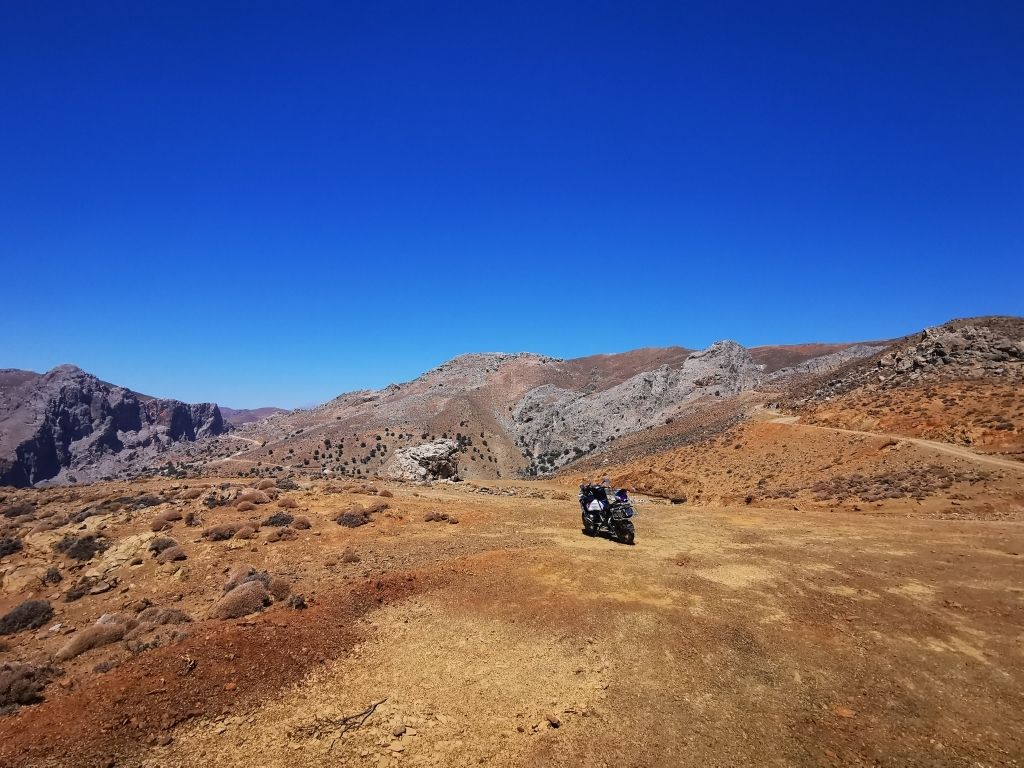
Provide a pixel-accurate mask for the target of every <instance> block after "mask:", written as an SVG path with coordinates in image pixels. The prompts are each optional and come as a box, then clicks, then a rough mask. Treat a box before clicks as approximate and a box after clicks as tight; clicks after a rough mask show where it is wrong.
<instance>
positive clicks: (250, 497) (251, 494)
mask: <svg viewBox="0 0 1024 768" xmlns="http://www.w3.org/2000/svg"><path fill="white" fill-rule="evenodd" d="M245 501H251V502H252V503H253V504H269V503H270V497H269V496H268V495H267V494H265V493H264V492H263V491H257V490H254V489H250V490H248V491H242V493H240V494H238V498H236V499H235V506H238V505H239V504H241V503H242V502H245Z"/></svg>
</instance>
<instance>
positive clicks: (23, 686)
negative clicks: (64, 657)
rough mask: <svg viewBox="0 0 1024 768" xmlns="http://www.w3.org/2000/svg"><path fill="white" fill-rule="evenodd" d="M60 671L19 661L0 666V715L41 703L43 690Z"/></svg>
mask: <svg viewBox="0 0 1024 768" xmlns="http://www.w3.org/2000/svg"><path fill="white" fill-rule="evenodd" d="M59 673H60V671H59V670H57V669H54V668H53V667H36V666H33V665H31V664H23V663H22V662H20V661H5V662H4V663H3V664H0V714H3V713H7V712H13V711H14V710H15V709H17V708H18V707H19V706H21V705H22V704H35V703H36V702H39V701H42V700H43V696H42V692H43V688H45V687H46V684H47V683H48V682H50V680H51V679H52V678H53V677H55V676H56V675H57V674H59Z"/></svg>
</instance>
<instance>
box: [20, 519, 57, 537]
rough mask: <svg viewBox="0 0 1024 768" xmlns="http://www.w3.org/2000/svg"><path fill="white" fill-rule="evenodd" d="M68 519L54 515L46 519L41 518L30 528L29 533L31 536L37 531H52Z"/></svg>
mask: <svg viewBox="0 0 1024 768" xmlns="http://www.w3.org/2000/svg"><path fill="white" fill-rule="evenodd" d="M66 522H67V521H66V520H65V519H64V518H63V517H61V516H54V517H50V518H47V519H46V520H40V521H39V522H38V523H36V524H35V525H34V526H32V528H31V529H30V530H29V532H28V535H29V536H31V535H32V534H35V533H45V532H46V531H52V530H53V529H54V528H60V527H61V526H62V525H64V524H65V523H66Z"/></svg>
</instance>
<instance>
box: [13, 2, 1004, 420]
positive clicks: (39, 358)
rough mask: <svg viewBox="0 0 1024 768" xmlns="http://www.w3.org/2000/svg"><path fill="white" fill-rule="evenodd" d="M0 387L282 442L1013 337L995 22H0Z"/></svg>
mask: <svg viewBox="0 0 1024 768" xmlns="http://www.w3.org/2000/svg"><path fill="white" fill-rule="evenodd" d="M0 35H2V38H0V39H2V43H0V98H2V101H0V104H2V106H0V109H2V110H3V119H2V120H0V142H2V146H3V148H4V151H3V163H2V171H0V260H2V271H0V274H2V275H3V279H4V282H5V284H6V289H5V290H4V291H3V295H2V296H3V298H2V300H3V311H2V314H0V323H2V325H0V332H2V338H3V345H2V348H0V366H3V367H18V368H30V369H34V370H45V369H47V368H49V367H51V366H53V365H56V364H59V363H62V362H74V363H76V364H78V365H80V366H82V367H83V368H86V369H87V370H90V371H92V372H94V373H96V374H97V375H100V376H101V377H102V378H105V379H107V380H109V381H114V382H117V383H121V384H125V385H127V386H131V387H133V388H135V389H138V390H141V391H144V392H148V393H151V394H156V395H167V396H175V397H180V398H182V399H186V400H215V401H217V402H220V403H222V404H226V405H232V406H235V407H244V406H258V405H268V404H276V405H283V406H295V405H300V404H309V403H312V402H316V401H322V400H324V399H327V398H330V397H332V396H334V395H336V394H338V393H340V392H342V391H346V390H350V389H355V388H361V387H370V386H372V387H376V386H382V385H385V384H387V383H389V382H392V381H402V380H406V379H409V378H412V377H414V376H415V375H417V374H418V373H419V372H421V371H422V370H424V369H426V368H428V367H431V366H433V365H436V364H437V363H440V362H442V361H443V360H445V359H447V358H450V357H452V356H454V355H456V354H459V353H462V352H467V351H499V350H500V351H520V350H530V351H536V352H541V353H546V354H551V355H556V356H563V357H569V356H578V355H584V354H591V353H595V352H611V351H620V350H625V349H630V348H634V347H639V346H656V345H657V346H661V345H670V344H680V345H684V346H691V347H700V346H703V345H706V344H708V343H710V342H711V341H714V340H716V339H719V338H734V339H736V340H738V341H740V342H741V343H744V344H748V345H757V344H767V343H794V342H800V341H813V340H822V341H833V340H850V339H863V338H878V337H888V336H894V335H899V334H903V333H907V332H910V331H913V330H917V329H919V328H921V327H924V326H927V325H930V324H936V323H939V322H942V321H944V320H946V319H949V318H951V317H955V316H965V315H974V314H1024V266H1022V264H1024V141H1022V139H1021V137H1022V136H1024V48H1022V47H1021V45H1020V40H1021V39H1022V36H1024V5H1022V4H1020V3H1017V2H1003V3H998V2H978V3H962V2H956V3H947V2H926V3H899V2H897V3H892V2H848V3H847V2H834V3H818V2H806V3H789V2H776V3H750V2H744V3H730V2H715V3H676V2H670V3H644V2H632V3H602V2H594V1H593V0H591V1H589V2H584V3H552V2H544V3H532V2H521V3H501V4H494V5H490V4H487V3H452V4H448V3H419V2H416V3H390V2H374V3H344V2H333V3H323V4H313V3H301V2H297V3H273V4H271V3H260V2H238V3H217V2H203V3H189V2H176V3H137V2H124V3H105V2H90V3H56V2H11V3H4V4H3V6H2V8H0Z"/></svg>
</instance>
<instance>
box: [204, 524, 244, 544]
mask: <svg viewBox="0 0 1024 768" xmlns="http://www.w3.org/2000/svg"><path fill="white" fill-rule="evenodd" d="M247 526H248V527H250V528H251V527H253V524H252V523H249V522H246V521H245V520H241V521H237V522H234V523H221V524H220V525H214V526H211V527H209V528H207V529H206V530H205V531H203V538H204V539H209V540H210V541H225V540H226V539H230V538H231V537H232V536H234V535H235V534H236V533H237V532H238V530H239V529H240V528H245V527H247Z"/></svg>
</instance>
